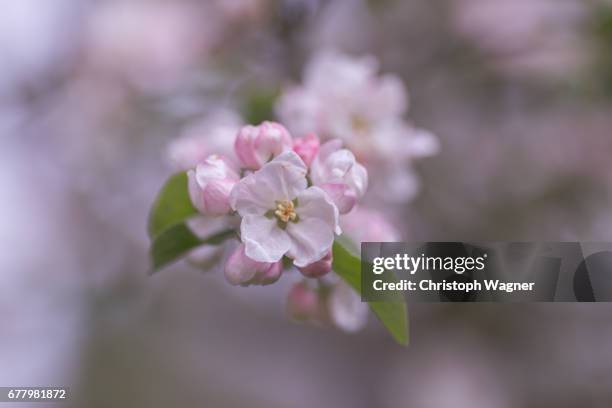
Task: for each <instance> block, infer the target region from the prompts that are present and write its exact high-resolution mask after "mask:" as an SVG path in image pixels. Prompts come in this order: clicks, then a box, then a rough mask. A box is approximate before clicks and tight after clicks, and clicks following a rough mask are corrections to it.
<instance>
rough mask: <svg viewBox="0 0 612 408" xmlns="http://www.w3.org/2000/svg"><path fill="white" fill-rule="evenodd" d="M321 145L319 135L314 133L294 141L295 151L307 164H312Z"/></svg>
mask: <svg viewBox="0 0 612 408" xmlns="http://www.w3.org/2000/svg"><path fill="white" fill-rule="evenodd" d="M320 145H321V142H320V141H319V137H318V136H317V135H315V134H314V133H309V134H307V135H306V136H304V137H300V138H297V139H295V140H294V141H293V151H294V152H296V153H297V154H298V156H300V158H301V159H302V160H303V161H304V163H306V165H307V166H310V165H311V164H312V161H313V160H314V159H315V157H316V156H317V154H318V153H319V147H320Z"/></svg>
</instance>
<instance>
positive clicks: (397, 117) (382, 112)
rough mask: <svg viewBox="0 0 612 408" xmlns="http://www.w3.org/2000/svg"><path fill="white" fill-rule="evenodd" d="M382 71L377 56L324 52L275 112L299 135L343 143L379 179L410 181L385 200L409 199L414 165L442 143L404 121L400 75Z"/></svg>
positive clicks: (404, 96)
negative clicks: (314, 134)
mask: <svg viewBox="0 0 612 408" xmlns="http://www.w3.org/2000/svg"><path fill="white" fill-rule="evenodd" d="M378 69H379V67H378V63H377V61H376V60H375V59H374V58H373V57H362V58H353V57H350V56H347V55H343V54H340V53H337V52H332V51H323V52H321V53H319V54H317V55H315V56H314V57H313V59H312V61H311V62H310V63H309V65H308V66H307V68H306V70H305V74H304V81H303V85H302V86H295V87H291V88H288V89H286V90H285V91H284V93H283V95H282V96H281V98H280V99H279V102H278V104H277V106H276V109H277V113H278V115H279V117H280V118H281V119H282V121H283V123H285V124H286V125H287V126H288V127H289V129H290V130H291V132H293V133H294V134H295V135H296V136H304V135H305V134H307V133H309V132H315V133H317V134H318V135H319V136H320V137H321V138H322V139H323V140H329V139H334V138H339V139H341V140H342V141H344V143H345V145H346V147H347V148H348V149H350V150H351V151H352V152H353V153H355V155H356V156H357V158H358V159H359V160H360V161H361V162H363V163H364V164H365V165H366V166H367V167H368V170H369V171H370V173H371V174H375V175H378V176H379V179H380V180H390V177H389V174H390V173H391V172H394V173H395V176H396V177H407V180H393V183H392V184H391V185H390V186H388V187H389V188H390V189H389V188H387V187H385V190H386V191H387V192H388V193H389V194H386V195H385V196H384V198H387V199H393V198H395V199H398V198H399V199H400V200H405V199H408V198H410V196H411V195H412V193H413V192H414V186H415V185H416V184H415V183H414V182H413V180H412V179H413V178H414V176H412V172H411V170H410V166H411V163H412V161H413V160H414V159H417V158H421V157H426V156H430V155H433V154H435V153H436V152H437V150H438V141H437V139H436V138H435V137H434V136H433V135H432V134H431V133H428V132H425V131H422V130H420V129H417V128H415V127H414V126H412V125H411V124H410V123H408V122H407V121H406V120H405V119H404V118H403V115H404V114H405V113H406V110H407V107H408V97H407V94H406V90H405V88H404V86H403V84H402V81H401V80H400V78H399V77H397V76H395V75H389V74H387V75H379V74H378ZM398 168H402V169H404V172H398V171H396V170H397V169H398ZM409 170H410V171H409ZM375 184H382V183H375ZM406 185H409V186H411V188H406ZM395 187H398V188H397V189H396V188H395Z"/></svg>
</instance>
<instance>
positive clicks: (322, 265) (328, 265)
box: [298, 251, 333, 278]
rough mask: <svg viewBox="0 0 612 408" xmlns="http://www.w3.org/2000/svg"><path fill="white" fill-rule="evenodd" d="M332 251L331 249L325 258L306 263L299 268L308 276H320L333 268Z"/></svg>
mask: <svg viewBox="0 0 612 408" xmlns="http://www.w3.org/2000/svg"><path fill="white" fill-rule="evenodd" d="M332 259H333V258H332V252H331V251H329V252H328V253H327V254H326V255H325V256H324V257H323V258H321V259H319V260H318V261H316V262H313V263H311V264H310V265H306V266H304V267H302V268H298V270H299V271H300V272H301V273H302V275H304V276H306V277H307V278H320V277H321V276H324V275H327V274H328V273H329V272H331V270H332Z"/></svg>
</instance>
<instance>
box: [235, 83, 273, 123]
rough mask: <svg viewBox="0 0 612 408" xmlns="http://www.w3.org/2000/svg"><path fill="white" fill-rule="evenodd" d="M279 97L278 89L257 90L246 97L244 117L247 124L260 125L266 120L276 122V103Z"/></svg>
mask: <svg viewBox="0 0 612 408" xmlns="http://www.w3.org/2000/svg"><path fill="white" fill-rule="evenodd" d="M278 95H279V90H278V89H256V90H252V91H251V92H250V93H249V94H248V95H246V96H245V100H246V103H245V104H244V105H243V107H242V116H243V117H244V118H245V119H246V121H247V123H251V124H253V125H258V124H260V123H261V122H263V121H264V120H274V117H275V115H274V103H275V102H276V100H277V98H278Z"/></svg>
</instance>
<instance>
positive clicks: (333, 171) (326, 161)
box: [310, 140, 368, 214]
mask: <svg viewBox="0 0 612 408" xmlns="http://www.w3.org/2000/svg"><path fill="white" fill-rule="evenodd" d="M310 177H311V179H312V182H313V184H314V185H315V186H318V187H321V188H322V189H323V190H325V191H326V192H327V194H328V195H329V197H330V198H331V199H332V200H333V201H334V204H336V206H337V207H338V211H339V212H340V214H346V213H348V212H349V211H351V210H352V209H353V207H354V206H355V204H356V203H357V200H358V199H360V198H361V197H363V195H364V194H365V191H366V188H367V186H368V172H367V171H366V169H365V167H363V166H362V165H361V164H359V163H358V162H357V160H356V159H355V156H354V155H353V153H351V152H350V151H348V150H347V149H342V142H341V141H340V140H331V141H329V142H327V143H325V144H324V145H323V146H321V149H320V151H319V154H318V155H317V156H316V158H315V159H314V160H313V162H312V166H311V168H310Z"/></svg>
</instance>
